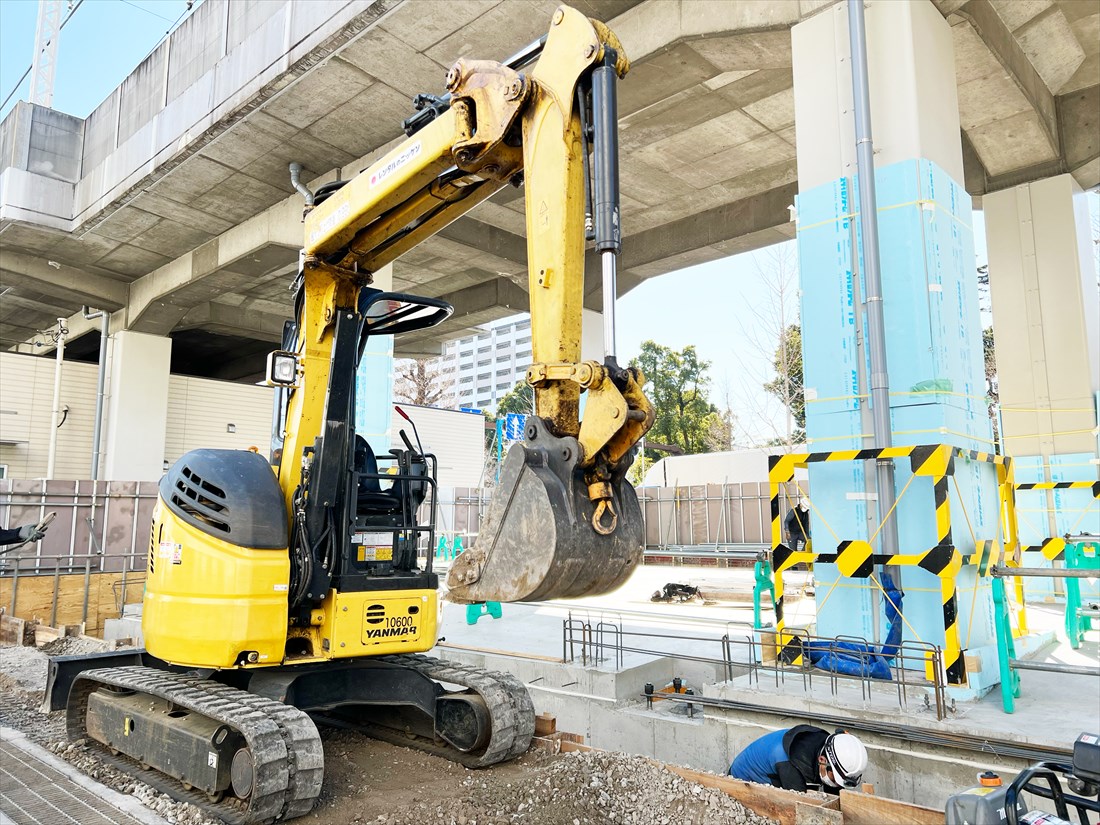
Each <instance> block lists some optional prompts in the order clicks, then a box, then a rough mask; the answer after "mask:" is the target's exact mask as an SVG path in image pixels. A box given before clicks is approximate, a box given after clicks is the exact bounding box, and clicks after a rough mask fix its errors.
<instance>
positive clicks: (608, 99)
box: [592, 48, 623, 359]
mask: <svg viewBox="0 0 1100 825" xmlns="http://www.w3.org/2000/svg"><path fill="white" fill-rule="evenodd" d="M617 59H618V54H617V53H616V51H615V50H614V49H611V48H605V49H604V61H603V64H602V65H601V66H598V67H597V68H596V69H595V70H593V72H592V127H593V138H592V147H593V152H592V154H593V158H592V166H593V172H594V177H595V182H594V185H593V193H592V217H593V222H594V224H595V230H596V252H597V254H599V256H600V262H601V266H602V269H603V349H604V357H605V359H614V358H615V355H616V340H615V298H616V295H617V294H618V293H617V289H618V284H617V280H618V262H619V254H620V253H621V252H622V251H623V240H622V232H621V227H620V222H619V113H618V108H619V107H618V100H617V97H616V91H615V84H616V82H617V81H618V75H617V74H616V72H615V61H616V60H617Z"/></svg>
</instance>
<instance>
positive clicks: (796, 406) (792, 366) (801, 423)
mask: <svg viewBox="0 0 1100 825" xmlns="http://www.w3.org/2000/svg"><path fill="white" fill-rule="evenodd" d="M772 367H773V368H774V369H775V378H773V379H772V380H771V381H768V382H767V383H765V384H764V390H765V391H766V392H768V393H769V394H770V395H773V396H774V397H775V398H777V399H779V401H780V403H781V404H783V406H784V407H786V408H787V411H788V412H789V413H790V417H791V418H792V419H793V420H794V425H795V426H794V429H793V430H789V431H788V436H787V438H786V439H783V438H777V439H772V440H771V441H770V442H768V443H769V445H772V446H774V445H779V444H799V443H803V442H805V441H806V397H805V394H804V391H803V389H804V388H803V386H802V382H803V378H802V327H800V326H799V325H798V324H789V325H788V326H787V328H786V329H784V330H783V331H782V332H781V333H780V335H779V343H778V344H777V345H776V348H775V355H774V356H773V357H772ZM789 426H790V425H789V424H788V427H789Z"/></svg>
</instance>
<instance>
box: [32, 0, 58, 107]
mask: <svg viewBox="0 0 1100 825" xmlns="http://www.w3.org/2000/svg"><path fill="white" fill-rule="evenodd" d="M61 6H62V0H39V2H38V26H37V28H36V30H35V34H34V61H33V63H32V64H31V94H30V101H31V103H36V104H38V105H39V106H46V107H49V106H50V105H51V104H52V103H53V76H54V69H55V68H56V67H57V41H58V34H59V33H60V32H61Z"/></svg>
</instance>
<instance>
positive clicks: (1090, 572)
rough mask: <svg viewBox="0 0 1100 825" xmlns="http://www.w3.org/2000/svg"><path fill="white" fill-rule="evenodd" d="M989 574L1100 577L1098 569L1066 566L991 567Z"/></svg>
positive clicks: (997, 577)
mask: <svg viewBox="0 0 1100 825" xmlns="http://www.w3.org/2000/svg"><path fill="white" fill-rule="evenodd" d="M989 575H991V576H992V577H993V578H995V579H1011V578H1015V577H1016V576H1024V577H1025V578H1036V579H1095V578H1100V570H1097V569H1095V568H1092V569H1089V568H1067V567H991V568H989Z"/></svg>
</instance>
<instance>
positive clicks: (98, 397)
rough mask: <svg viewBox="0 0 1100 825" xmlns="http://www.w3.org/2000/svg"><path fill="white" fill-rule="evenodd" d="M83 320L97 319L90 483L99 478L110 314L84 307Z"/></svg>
mask: <svg viewBox="0 0 1100 825" xmlns="http://www.w3.org/2000/svg"><path fill="white" fill-rule="evenodd" d="M84 318H85V319H86V320H88V321H93V320H95V319H96V318H99V319H100V321H99V374H98V375H97V376H96V388H95V423H94V425H93V429H92V481H95V480H96V479H98V478H99V459H100V455H101V448H102V443H103V442H102V439H103V395H104V387H105V386H106V380H107V338H108V337H109V335H110V332H111V314H110V313H109V312H107V311H105V310H102V309H101V310H99V311H98V312H95V313H91V314H89V313H88V307H84Z"/></svg>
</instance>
